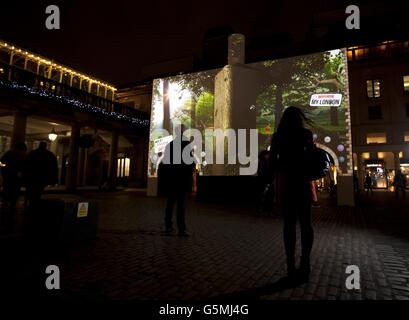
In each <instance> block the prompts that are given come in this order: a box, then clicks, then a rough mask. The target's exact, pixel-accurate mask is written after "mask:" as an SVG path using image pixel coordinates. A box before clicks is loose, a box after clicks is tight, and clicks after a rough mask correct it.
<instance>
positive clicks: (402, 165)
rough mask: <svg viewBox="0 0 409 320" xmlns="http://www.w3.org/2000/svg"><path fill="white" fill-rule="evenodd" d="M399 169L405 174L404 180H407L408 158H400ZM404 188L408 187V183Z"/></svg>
mask: <svg viewBox="0 0 409 320" xmlns="http://www.w3.org/2000/svg"><path fill="white" fill-rule="evenodd" d="M400 170H401V171H402V173H403V174H404V175H405V176H406V180H407V181H409V159H400ZM406 188H409V185H408V184H406Z"/></svg>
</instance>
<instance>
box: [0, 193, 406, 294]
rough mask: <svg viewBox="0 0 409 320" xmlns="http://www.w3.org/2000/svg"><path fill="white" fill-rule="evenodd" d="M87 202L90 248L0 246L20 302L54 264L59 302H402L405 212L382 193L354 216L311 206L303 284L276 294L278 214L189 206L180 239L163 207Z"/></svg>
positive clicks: (142, 201) (281, 268) (137, 198)
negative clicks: (95, 221) (308, 269)
mask: <svg viewBox="0 0 409 320" xmlns="http://www.w3.org/2000/svg"><path fill="white" fill-rule="evenodd" d="M49 197H61V195H53V196H51V195H50V196H49ZM87 198H89V199H92V200H95V201H97V202H99V207H100V220H99V231H98V235H97V239H96V241H93V242H91V243H88V244H85V245H84V244H83V245H80V246H75V247H72V246H71V247H68V248H66V249H64V250H61V249H58V248H57V249H55V248H54V249H44V248H43V249H42V250H40V249H38V248H36V247H35V246H34V245H31V246H30V245H28V244H27V243H26V242H24V241H22V240H20V238H19V237H18V236H8V237H3V238H0V239H1V240H0V241H1V244H2V249H3V251H2V252H3V253H2V256H3V257H4V258H5V259H4V260H3V262H2V265H3V267H4V268H6V271H5V273H4V272H3V273H2V274H3V275H4V276H5V277H4V278H3V281H7V283H8V284H10V283H12V284H13V286H14V288H15V290H17V291H18V293H19V294H21V293H22V292H25V293H27V294H33V293H34V294H45V295H47V294H49V293H45V290H43V291H41V292H40V291H38V288H39V286H41V287H44V281H45V278H46V275H45V274H44V270H45V266H46V265H48V264H56V265H58V266H59V267H60V270H61V290H59V291H58V293H53V294H55V296H56V297H60V298H61V297H62V298H80V299H136V300H151V299H155V300H156V299H171V300H173V299H177V300H179V299H204V298H223V297H225V298H228V297H234V298H240V297H243V298H246V299H262V300H264V299H265V300H270V299H280V300H282V299H294V300H296V299H307V300H310V299H406V300H407V299H409V245H408V244H409V231H408V230H409V228H408V223H409V209H407V208H408V206H407V202H406V201H407V200H405V201H403V200H400V201H398V202H395V201H394V199H393V198H392V195H391V194H389V193H386V192H375V195H374V197H373V198H371V199H369V198H365V197H364V200H363V208H362V209H351V208H347V207H331V206H325V205H324V206H322V207H320V208H314V209H313V224H314V230H315V242H314V248H313V255H312V261H311V263H312V274H311V278H310V281H309V283H307V284H304V285H300V286H298V287H295V288H288V289H285V290H277V288H276V287H275V286H274V283H275V282H276V281H277V280H279V279H280V278H281V277H283V276H284V275H285V255H284V250H283V244H282V231H281V228H282V222H281V218H280V216H279V215H277V214H273V215H261V216H260V215H257V214H256V213H255V211H254V209H252V208H251V207H250V206H245V205H243V206H240V205H237V204H236V205H227V204H224V205H221V204H208V203H200V202H195V201H194V200H189V203H188V217H187V222H188V226H189V232H190V233H191V237H189V238H180V237H177V236H166V235H165V234H164V233H163V207H164V205H165V203H164V200H163V199H157V198H147V197H145V196H143V195H141V194H140V193H136V192H126V191H123V192H119V193H106V194H100V193H92V194H88V195H87ZM405 204H406V205H405ZM50 247H52V244H50ZM52 250H56V251H54V253H55V252H57V253H58V254H50V252H52ZM348 265H357V266H359V268H360V275H361V290H352V291H351V290H347V289H346V287H345V279H346V277H347V274H346V273H345V269H346V267H347V266H348ZM0 279H1V278H0ZM54 292H57V291H54Z"/></svg>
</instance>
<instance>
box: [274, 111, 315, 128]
mask: <svg viewBox="0 0 409 320" xmlns="http://www.w3.org/2000/svg"><path fill="white" fill-rule="evenodd" d="M306 124H308V125H312V121H311V120H310V119H309V118H308V117H307V116H306V115H305V114H304V112H302V110H301V109H300V108H297V107H293V106H290V107H288V108H286V109H285V110H284V113H283V115H282V117H281V120H280V123H279V125H278V128H277V131H279V132H280V131H287V130H294V129H300V128H304V126H305V125H306Z"/></svg>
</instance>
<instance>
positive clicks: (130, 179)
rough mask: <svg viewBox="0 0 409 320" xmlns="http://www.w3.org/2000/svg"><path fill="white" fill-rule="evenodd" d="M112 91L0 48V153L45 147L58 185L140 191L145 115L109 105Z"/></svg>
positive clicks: (51, 64)
mask: <svg viewBox="0 0 409 320" xmlns="http://www.w3.org/2000/svg"><path fill="white" fill-rule="evenodd" d="M116 91H117V89H116V88H115V87H114V86H113V85H111V84H108V83H107V82H105V81H102V80H99V79H96V78H94V77H91V76H89V75H85V74H83V73H81V72H79V71H77V70H74V69H73V68H69V67H67V66H65V65H62V64H60V63H57V62H55V61H53V60H51V59H48V58H45V57H43V56H40V55H37V54H35V53H33V52H30V51H28V50H25V49H23V48H20V47H17V46H15V45H13V44H10V43H7V42H4V41H0V92H1V95H0V154H3V153H4V152H5V151H7V150H9V149H10V148H13V147H14V146H15V145H16V143H19V142H25V143H26V144H27V147H28V150H29V151H30V150H32V149H34V148H36V146H37V145H38V144H39V142H40V141H47V142H48V146H49V149H50V150H51V151H52V152H53V153H54V154H55V155H56V157H57V160H58V166H59V184H60V185H63V186H65V187H66V188H67V189H69V190H73V189H75V188H76V187H77V186H82V185H94V186H100V187H108V188H111V187H115V186H117V185H118V184H123V185H126V186H127V185H133V186H143V185H144V184H145V180H146V178H145V172H146V170H145V169H144V168H145V159H146V155H145V153H146V151H145V149H146V147H145V141H146V138H147V132H148V126H149V116H148V114H147V113H145V112H143V111H140V110H137V109H136V108H135V107H129V106H127V105H124V104H121V103H120V102H118V101H117V97H116Z"/></svg>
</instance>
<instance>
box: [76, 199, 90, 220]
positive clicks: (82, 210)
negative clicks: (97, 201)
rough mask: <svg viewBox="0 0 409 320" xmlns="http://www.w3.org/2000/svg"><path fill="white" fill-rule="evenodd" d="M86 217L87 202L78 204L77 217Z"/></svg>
mask: <svg viewBox="0 0 409 320" xmlns="http://www.w3.org/2000/svg"><path fill="white" fill-rule="evenodd" d="M86 216H88V202H79V203H78V209H77V217H78V218H83V217H86Z"/></svg>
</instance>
